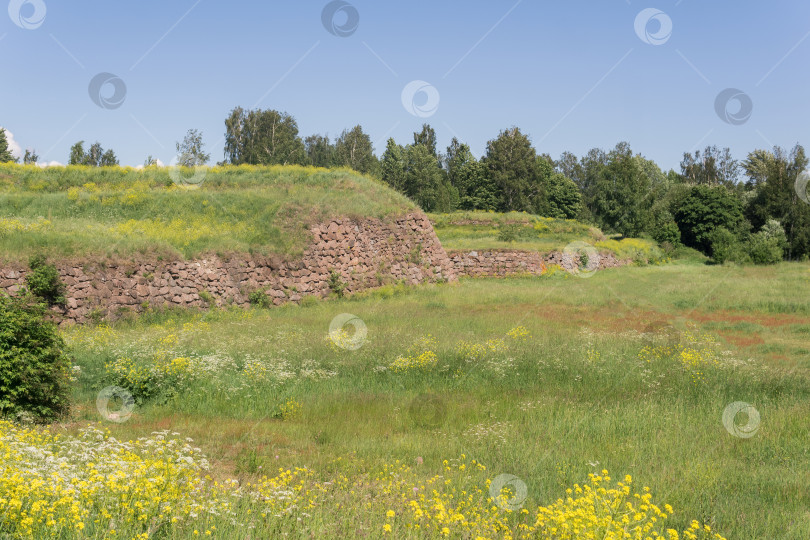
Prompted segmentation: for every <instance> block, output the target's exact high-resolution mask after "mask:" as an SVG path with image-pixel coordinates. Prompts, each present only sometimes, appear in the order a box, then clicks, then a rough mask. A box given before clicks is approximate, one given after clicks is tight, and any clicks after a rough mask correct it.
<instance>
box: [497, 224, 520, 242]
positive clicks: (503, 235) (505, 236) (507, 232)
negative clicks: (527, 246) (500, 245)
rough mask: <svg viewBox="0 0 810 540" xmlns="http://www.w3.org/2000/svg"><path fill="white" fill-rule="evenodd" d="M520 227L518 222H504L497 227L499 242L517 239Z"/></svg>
mask: <svg viewBox="0 0 810 540" xmlns="http://www.w3.org/2000/svg"><path fill="white" fill-rule="evenodd" d="M520 229H522V227H521V226H520V224H519V223H505V224H503V225H501V226H500V227H498V240H500V241H501V242H514V241H515V240H517V238H518V235H519V234H520Z"/></svg>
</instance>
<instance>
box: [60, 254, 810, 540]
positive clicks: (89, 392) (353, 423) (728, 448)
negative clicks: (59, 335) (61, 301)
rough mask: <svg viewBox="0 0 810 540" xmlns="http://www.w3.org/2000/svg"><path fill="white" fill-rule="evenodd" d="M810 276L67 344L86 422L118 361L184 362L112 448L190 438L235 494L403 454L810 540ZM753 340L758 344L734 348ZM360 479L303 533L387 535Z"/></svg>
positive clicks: (686, 279)
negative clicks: (275, 471) (246, 486)
mask: <svg viewBox="0 0 810 540" xmlns="http://www.w3.org/2000/svg"><path fill="white" fill-rule="evenodd" d="M809 272H810V269H808V267H807V265H801V264H782V265H778V266H776V267H772V268H755V269H749V268H727V267H707V266H698V265H670V266H665V267H643V268H634V267H631V268H623V269H619V270H608V271H601V272H597V274H596V275H595V276H593V277H592V278H590V279H577V278H567V279H566V278H563V279H557V278H555V279H548V278H536V279H529V278H526V279H507V280H466V281H463V282H462V283H460V284H458V285H442V286H425V287H420V288H418V289H413V290H410V291H404V292H403V291H402V290H399V289H393V288H392V289H391V290H388V289H383V290H382V291H379V292H375V293H367V294H365V295H361V296H359V297H356V298H350V299H345V300H340V301H330V302H323V303H318V304H314V305H309V306H307V307H293V306H290V307H284V308H279V309H272V310H252V311H247V312H242V311H236V310H234V311H214V312H208V313H206V314H196V315H195V314H193V313H190V312H182V313H179V314H178V313H171V314H166V315H160V314H153V315H150V317H151V319H148V320H142V321H136V322H129V323H122V324H120V325H118V326H116V327H114V328H111V329H106V328H97V329H93V328H90V327H87V328H81V329H74V330H70V331H68V332H67V334H66V335H67V338H68V340H69V341H70V342H71V343H72V344H73V350H74V353H75V355H76V358H77V362H78V365H79V366H81V369H82V375H81V377H80V378H79V382H78V386H77V389H76V397H77V401H78V403H79V407H78V408H77V410H76V420H78V421H79V422H80V423H81V422H85V421H93V420H97V419H98V418H99V416H98V413H97V412H96V410H95V405H94V400H95V396H96V394H97V392H98V391H99V389H101V388H102V387H104V386H105V385H109V384H119V385H126V384H127V383H128V375H126V374H127V373H129V371H127V370H126V369H125V370H124V371H123V373H124V376H123V377H122V376H121V373H118V374H116V372H115V369H114V366H115V365H116V364H120V363H121V362H122V359H129V360H131V361H132V365H133V366H136V367H137V366H140V368H143V367H144V366H147V367H148V366H158V368H160V366H164V367H165V366H171V365H172V361H174V360H176V359H186V360H188V362H189V364H188V365H193V366H196V367H195V368H194V369H193V370H191V372H190V373H189V374H188V377H189V378H188V379H186V378H185V377H186V375H185V374H183V373H182V368H181V369H180V371H179V372H178V373H168V374H164V375H161V374H160V373H161V369H163V368H160V369H156V370H155V371H154V372H153V374H152V379H151V382H150V383H149V384H150V385H151V386H152V387H154V388H155V389H156V392H155V393H154V394H153V395H151V396H139V399H141V398H142V400H141V401H139V405H138V407H137V408H136V410H135V414H134V416H133V417H132V418H131V419H130V420H129V422H126V423H123V424H108V426H109V428H110V429H111V431H112V432H113V433H114V434H115V436H116V437H119V438H130V437H135V436H140V435H143V434H148V433H150V432H151V431H154V430H156V429H165V428H169V427H170V428H171V429H173V430H176V431H178V432H181V433H182V434H183V435H184V436H185V435H188V436H191V437H194V438H195V440H196V441H197V443H196V444H198V445H200V446H201V447H202V449H203V450H204V452H205V453H206V454H208V456H209V459H210V460H211V462H212V463H214V464H215V465H214V468H215V470H216V475H215V476H217V477H226V476H234V475H236V476H237V477H238V478H240V479H241V480H242V482H253V481H255V480H256V479H257V478H259V477H261V475H262V474H263V472H262V471H266V470H267V469H269V468H276V467H279V466H280V467H282V468H283V469H285V470H286V469H288V468H292V467H296V466H298V467H301V466H305V467H307V468H308V469H310V470H313V471H317V472H318V474H323V475H324V476H323V478H322V479H323V480H324V481H334V480H335V479H336V478H338V477H341V476H346V477H347V478H349V485H351V484H352V480H351V479H359V478H365V477H364V476H363V475H365V474H372V475H373V474H376V473H373V472H372V471H376V470H379V469H380V468H385V467H386V466H389V465H390V464H392V463H394V462H395V461H396V460H400V463H403V464H411V465H412V471H411V472H409V473H408V474H416V476H417V478H422V479H424V480H426V479H429V478H431V477H432V476H433V475H436V474H449V473H446V472H445V470H444V467H443V465H442V463H443V461H444V460H445V459H451V458H454V457H458V456H460V455H462V454H463V455H465V456H466V458H465V459H466V460H467V463H468V465H469V460H476V462H477V463H480V464H482V465H484V466H485V467H486V471H485V472H479V473H480V474H479V473H473V471H470V472H469V475H468V476H467V480H466V482H468V484H467V489H468V492H471V491H472V490H474V489H475V486H479V487H481V486H484V488H483V489H484V491H485V487H486V484H482V482H484V481H485V478H489V479H490V480H491V479H493V478H494V477H495V476H497V475H499V474H501V473H508V474H512V475H516V476H517V477H519V478H520V479H521V480H522V481H523V482H524V483H525V484H526V486H527V493H528V496H527V500H526V502H525V504H524V507H525V508H536V506H538V505H540V506H542V505H549V504H552V503H554V501H556V500H557V498H559V497H564V496H565V495H564V494H565V489H566V488H567V487H570V486H572V485H573V484H574V483H580V484H581V483H582V482H584V481H587V475H588V474H589V473H597V474H599V471H601V469H603V468H605V469H608V470H609V471H611V472H612V473H613V474H614V475H616V477H617V478H622V477H624V475H626V474H629V475H631V476H632V477H633V479H635V481H637V482H639V483H641V484H643V485H646V486H649V488H650V489H651V490H652V493H653V494H655V498H656V500H659V499H660V500H662V501H665V502H667V503H670V504H671V505H672V506H673V507H674V508H675V512H674V513H673V514H672V515H671V516H670V517H669V519H668V522H667V523H668V526H669V524H671V526H672V527H673V528H675V529H678V530H683V529H685V528H687V527H688V526H689V524H690V522H691V520H692V519H693V518H694V519H698V520H700V521H702V522H706V523H707V524H709V525H710V526H711V527H712V529H713V530H716V531H718V532H720V533H722V534H723V535H724V536H726V537H728V538H795V539H799V538H807V537H808V535H810V528H809V527H810V525H808V523H810V521H808V519H807V516H808V514H807V507H808V504H810V495H809V494H808V492H807V490H806V489H805V486H806V485H808V482H810V467H808V466H807V465H806V463H807V460H806V457H807V456H806V425H807V422H808V421H810V408H809V407H808V405H807V403H808V402H809V401H808V398H810V385H808V376H810V363H808V361H807V350H806V336H807V335H808V334H809V333H810V318H808V316H807V313H806V312H803V313H802V312H799V314H798V315H797V312H796V310H795V309H793V308H792V307H791V306H793V305H794V304H795V303H796V300H795V297H796V294H797V290H796V289H795V287H796V286H799V285H801V284H803V283H805V280H806V279H807V276H808V273H809ZM687 283H688V284H689V286H688V287H687V286H685V285H684V284H687ZM762 283H768V284H770V286H769V287H768V288H764V287H762ZM755 306H760V307H762V308H763V309H762V310H761V311H756V308H755ZM341 313H352V314H354V315H356V316H357V317H359V318H360V319H361V320H362V321H363V322H364V324H365V325H366V327H367V329H368V335H367V340H366V341H365V342H364V343H363V345H362V346H361V347H360V348H358V349H356V350H348V349H344V348H341V347H340V346H338V345H336V343H338V344H340V343H341V339H343V338H340V339H337V341H336V340H335V339H333V338H334V335H333V336H332V337H330V334H329V333H328V328H329V325H330V321H332V320H333V319H334V317H335V316H337V315H339V314H341ZM757 321H759V323H757ZM346 328H347V329H348V330H349V331H351V328H350V327H346ZM752 334H756V335H757V336H758V337H759V338H760V341H759V342H754V343H748V342H743V341H741V338H744V337H750V336H751V335H752ZM345 337H346V336H344V338H345ZM348 338H351V336H348ZM775 350H776V351H777V353H775V352H774V351H775ZM427 352H430V353H431V354H430V355H428V354H427ZM785 359H789V360H790V361H791V362H790V364H789V365H788V364H786V361H785ZM181 364H183V362H181ZM120 365H124V366H125V367H126V366H129V365H130V364H120ZM183 365H186V364H183ZM140 368H138V369H140ZM127 369H128V368H127ZM735 401H744V402H747V403H750V404H753V405H754V406H755V407H756V409H757V410H758V411H759V413H760V414H761V427H760V429H759V431H758V432H757V433H756V435H755V436H754V437H752V438H748V439H742V438H738V437H735V436H732V435H731V434H730V433H729V432H728V431H727V428H726V427H724V424H723V421H722V415H723V411H724V409H725V408H726V407H727V406H728V405H729V404H730V403H732V402H735ZM291 403H292V405H291ZM291 410H292V411H294V413H289V414H288V413H287V412H285V411H291ZM336 460H338V461H336ZM417 464H418V466H417ZM386 474H387V473H386ZM372 477H373V476H372ZM385 478H388V476H385ZM448 478H449V477H448ZM454 481H455V480H454ZM363 486H365V487H363ZM363 486H360V485H355V486H354V487H353V488H352V487H347V488H346V491H345V492H342V496H345V497H346V499H345V501H346V502H347V503H348V506H345V507H343V508H341V509H331V508H329V507H327V506H319V507H318V508H317V509H313V510H307V513H309V514H312V515H314V516H315V517H313V518H312V519H313V520H314V521H309V522H307V521H306V519H305V522H304V524H303V525H301V527H303V529H302V530H307V531H312V532H315V533H316V534H318V531H320V534H322V535H325V536H326V537H336V535H337V533H336V532H335V530H336V529H333V528H330V527H331V525H330V524H333V523H336V522H341V523H342V522H349V523H352V527H353V530H354V531H356V532H358V533H359V534H368V535H371V536H381V535H382V533H383V526H384V524H387V523H390V522H392V520H389V519H387V518H386V511H385V509H379V508H378V509H376V510H375V509H374V508H372V507H369V509H368V510H364V507H363V504H364V503H363V501H365V500H368V499H367V498H368V497H370V498H374V497H376V495H374V493H377V489H378V488H380V486H377V487H374V484H373V483H371V484H363ZM392 504H393V503H392ZM392 508H393V507H392ZM395 510H396V515H397V516H399V515H400V512H401V510H402V509H401V508H399V507H397V508H395ZM397 519H398V518H397ZM510 519H511V518H510ZM516 519H517V517H516ZM314 523H318V524H319V525H317V526H314ZM397 523H399V524H400V525H402V522H397V521H394V525H396V524H397ZM454 530H455V529H454ZM330 531H331V532H330ZM402 531H403V532H402V536H403V537H423V536H427V537H430V536H431V535H433V534H434V533H435V534H436V536H441V534H440V533H438V532H437V531H434V533H430V534H428V532H425V534H424V535H420V534H416V533H415V532H414V531H411V532H410V533H406V532H405V529H402ZM409 534H410V536H409ZM454 534H455V533H454ZM330 535H331V536H330Z"/></svg>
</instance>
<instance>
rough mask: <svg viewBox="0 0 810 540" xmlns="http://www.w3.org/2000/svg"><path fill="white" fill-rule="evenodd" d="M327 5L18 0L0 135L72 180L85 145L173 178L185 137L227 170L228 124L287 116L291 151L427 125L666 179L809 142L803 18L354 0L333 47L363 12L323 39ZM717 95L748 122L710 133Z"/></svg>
mask: <svg viewBox="0 0 810 540" xmlns="http://www.w3.org/2000/svg"><path fill="white" fill-rule="evenodd" d="M20 4H22V5H21V6H20ZM327 4H328V2H326V1H322V0H318V1H295V2H291V1H284V2H281V1H262V2H254V1H232V2H222V1H220V2H217V1H215V0H199V1H198V0H175V1H172V2H167V1H165V0H164V1H160V2H158V1H153V0H143V1H140V2H109V1H101V0H93V1H90V0H75V1H71V2H65V1H62V2H57V1H55V0H36V1H34V0H28V1H27V2H24V1H23V0H12V1H11V2H10V6H9V11H10V12H11V13H10V14H9V15H8V16H6V14H5V13H4V11H5V10H0V54H2V58H3V75H2V85H0V103H1V104H2V105H0V125H2V126H3V127H5V128H6V129H7V130H8V131H9V132H11V133H12V134H13V136H14V140H15V141H16V143H17V144H18V145H20V147H21V148H26V147H32V148H35V149H36V150H37V151H38V153H39V154H40V157H41V160H42V161H58V162H62V163H64V162H66V160H67V157H68V151H69V148H70V146H71V145H72V144H73V143H74V142H76V141H78V140H81V139H84V140H85V141H87V142H88V143H91V142H94V141H96V140H98V141H99V142H101V143H102V145H103V146H104V147H105V148H112V149H114V150H115V151H116V153H117V154H118V156H119V158H120V160H121V163H122V164H123V165H139V164H142V163H143V161H144V160H145V158H146V157H147V155H150V154H151V155H153V156H155V157H157V158H159V159H160V160H162V161H163V162H165V163H169V162H170V161H171V159H172V158H173V157H174V143H175V141H177V140H180V139H182V137H183V135H184V134H185V132H186V130H188V129H189V128H196V129H199V130H201V131H202V132H203V134H204V140H205V142H206V143H207V145H208V150H209V151H210V152H211V154H212V157H213V160H214V161H218V160H221V159H222V147H223V144H222V138H223V133H224V119H225V117H226V116H227V115H228V113H229V111H230V110H231V109H232V108H233V107H235V106H242V107H245V108H255V107H260V108H272V109H278V110H283V111H287V112H289V113H290V114H292V115H293V116H294V117H295V118H296V119H297V120H298V124H299V128H300V132H301V134H302V136H305V135H309V134H312V133H328V134H329V135H330V136H333V137H334V136H337V135H338V134H339V133H340V132H341V131H342V130H343V129H345V128H351V127H352V126H354V125H356V124H358V123H359V124H361V125H362V126H363V128H364V130H365V131H366V132H367V133H369V134H370V135H371V138H372V140H373V141H375V147H376V150H377V152H378V154H379V153H380V152H381V151H382V150H383V149H384V146H385V140H386V139H387V137H389V136H391V137H394V138H395V139H396V140H397V141H398V142H400V143H403V144H404V143H407V142H410V141H411V138H412V132H413V131H415V130H418V129H419V128H420V126H421V124H422V123H423V122H428V123H430V124H431V125H432V126H433V127H434V128H435V129H436V131H437V134H438V137H439V144H440V146H441V147H442V148H443V147H445V146H446V145H447V144H448V143H449V142H450V139H451V137H453V136H457V137H459V138H460V139H461V140H463V141H465V142H468V143H469V144H470V146H471V147H472V149H473V152H474V153H475V154H476V155H479V156H480V155H481V154H482V153H483V152H484V151H485V148H486V142H487V141H488V140H489V139H492V138H494V137H495V136H496V135H497V134H498V132H499V131H500V130H502V129H505V128H508V127H510V126H512V125H516V126H518V127H520V128H521V129H522V130H523V131H524V132H526V133H528V134H530V136H531V137H532V140H533V141H534V143H535V146H536V147H537V149H538V151H540V152H547V153H549V154H551V155H552V156H553V157H555V158H556V157H558V156H559V154H560V153H561V152H562V151H564V150H569V151H572V152H574V153H575V154H577V155H582V154H584V153H585V152H587V150H588V149H590V148H592V147H597V146H598V147H602V148H611V147H613V145H615V143H617V142H618V141H621V140H626V141H629V142H630V144H631V146H632V148H633V149H634V151H636V152H640V153H642V154H644V155H645V156H647V157H648V158H651V159H654V160H655V161H657V162H658V163H659V165H661V166H662V167H663V168H664V169H669V168H676V169H677V168H678V163H679V162H680V159H681V157H682V154H683V152H684V151H690V150H695V149H697V148H702V147H703V146H705V145H707V144H717V145H718V146H729V147H731V149H732V152H733V154H734V156H735V157H737V158H739V159H742V158H744V157H745V156H746V154H747V153H748V152H749V151H751V150H753V149H755V148H770V147H771V146H772V145H781V146H786V147H790V146H793V145H794V144H795V143H796V142H800V143H803V144H805V145H808V144H810V136H808V126H810V106H808V83H810V71H808V65H810V63H809V62H808V60H810V2H800V1H798V0H794V1H792V2H788V1H778V0H777V1H774V2H761V1H739V0H736V1H730V0H722V1H721V0H714V1H711V2H705V1H698V0H680V1H677V0H662V1H657V2H646V1H645V2H640V1H638V0H598V1H597V0H592V1H589V2H586V1H578V0H569V1H565V2H560V1H555V2H551V1H540V0H522V1H520V2H517V1H516V0H508V1H503V2H496V1H488V2H475V1H422V0H414V1H410V2H393V1H386V2H383V1H380V0H377V1H371V0H351V2H350V4H349V5H348V6H347V5H345V4H344V5H342V7H341V6H337V7H340V8H341V9H338V10H337V12H336V14H335V17H334V18H333V19H330V20H332V21H333V22H334V24H335V27H336V28H338V29H340V28H343V27H344V26H345V25H346V23H347V22H349V23H350V22H351V21H350V20H349V18H348V17H350V16H351V15H353V11H352V10H354V11H355V12H356V14H357V16H358V17H359V24H358V25H357V27H356V29H346V30H345V32H344V33H346V34H349V35H347V36H344V37H341V36H336V35H333V34H332V33H330V32H329V31H328V30H327V28H326V27H325V26H324V24H323V22H322V12H323V10H324V8H325V6H327ZM43 6H44V9H43ZM648 8H655V10H657V11H649V12H644V13H647V15H646V16H645V15H644V14H642V15H641V22H642V24H641V27H640V28H641V30H640V32H639V33H637V32H636V25H635V22H636V19H637V17H639V14H640V13H642V10H645V9H648ZM12 14H13V15H15V17H14V18H13V17H12V16H11V15H12ZM650 14H651V15H650ZM43 15H44V18H43ZM645 20H648V23H647V24H646V25H645V24H643V22H644V21H645ZM668 21H671V32H667V22H668ZM662 22H663V26H662ZM21 26H23V27H24V26H28V27H30V28H23V27H21ZM335 27H331V28H332V29H333V30H334V28H335ZM352 30H354V31H352ZM338 33H339V32H338ZM99 73H111V74H113V75H115V76H117V77H118V78H120V80H122V81H123V82H124V83H125V85H126V94H125V95H124V96H123V97H124V99H123V104H121V105H120V106H119V107H117V108H111V109H105V108H103V107H100V106H98V105H96V104H95V103H94V102H93V100H92V99H91V97H90V95H89V93H88V85H89V84H90V81H91V79H93V78H94V77H95V76H96V75H97V74H99ZM412 81H424V82H425V83H427V84H429V85H430V86H431V87H432V88H433V89H435V91H434V90H431V91H432V92H433V96H434V97H435V96H436V95H438V97H439V102H438V106H437V107H434V106H433V105H434V104H432V103H425V101H426V100H427V99H428V96H427V94H425V93H424V92H418V93H416V94H415V96H414V99H413V100H409V99H406V100H405V105H407V106H408V107H406V106H405V105H403V96H402V93H403V89H404V88H406V86H407V85H408V84H409V83H411V82H412ZM422 86H423V87H424V85H422ZM727 88H735V89H739V90H740V91H741V92H742V93H743V94H744V95H743V96H742V98H743V99H745V96H747V97H748V98H749V99H750V103H751V104H752V106H753V109H752V111H751V114H750V117H747V115H745V114H743V115H742V116H743V118H741V119H740V121H737V122H733V123H729V122H728V121H724V120H723V119H722V118H721V117H720V115H718V113H717V112H716V107H715V101H716V98H717V96H718V95H719V94H720V93H721V92H722V91H723V90H725V89H727ZM113 90H114V89H113V87H112V86H111V85H106V86H104V87H103V88H102V93H103V96H106V97H110V95H111V94H112V92H113ZM426 107H427V109H426ZM409 108H410V111H409V110H408V109H409ZM739 108H740V102H739V101H736V100H731V101H730V102H729V103H728V106H727V107H726V108H722V107H721V111H723V110H724V111H728V113H729V114H730V115H731V116H730V118H731V119H732V120H733V118H734V117H735V115H737V113H738V109H739ZM413 112H416V113H417V114H416V115H415V114H412V113H413ZM742 112H743V113H745V112H746V111H742ZM418 114H423V115H428V114H429V115H430V116H424V117H420V116H418ZM745 117H747V118H745ZM727 120H728V118H727Z"/></svg>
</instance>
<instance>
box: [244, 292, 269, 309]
mask: <svg viewBox="0 0 810 540" xmlns="http://www.w3.org/2000/svg"><path fill="white" fill-rule="evenodd" d="M248 302H250V305H251V306H256V307H260V308H267V307H270V297H269V296H267V292H266V291H265V290H264V289H256V290H255V291H253V292H252V293H250V294H249V295H248Z"/></svg>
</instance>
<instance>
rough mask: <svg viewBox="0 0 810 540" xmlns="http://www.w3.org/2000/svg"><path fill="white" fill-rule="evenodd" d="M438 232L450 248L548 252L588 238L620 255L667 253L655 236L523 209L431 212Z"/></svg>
mask: <svg viewBox="0 0 810 540" xmlns="http://www.w3.org/2000/svg"><path fill="white" fill-rule="evenodd" d="M428 216H429V217H430V220H431V222H432V223H433V228H434V229H435V230H436V235H437V236H438V237H439V240H441V242H442V245H443V246H444V248H445V249H447V250H449V251H453V250H461V251H470V250H478V251H482V250H494V249H515V250H522V251H537V252H540V253H547V252H550V251H561V250H562V249H564V248H565V246H567V245H568V244H570V243H572V242H586V243H588V244H591V245H593V246H595V247H596V248H598V249H600V250H606V251H610V252H613V253H615V254H616V255H617V256H618V257H619V258H632V259H637V260H644V261H656V260H659V259H662V258H663V257H664V255H663V252H662V251H661V250H660V249H659V248H658V246H657V244H656V243H655V242H653V241H651V240H644V239H638V238H625V239H622V240H615V239H612V238H608V237H607V236H606V235H605V234H604V233H603V232H602V231H600V230H599V229H598V228H596V227H591V226H589V225H586V224H584V223H580V222H579V221H576V220H573V219H555V218H547V217H541V216H535V215H532V214H526V213H523V212H509V213H506V214H497V213H493V212H455V213H452V214H429V215H428Z"/></svg>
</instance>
